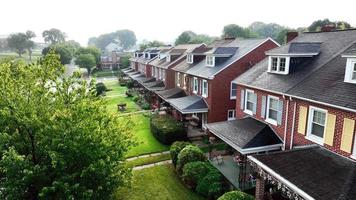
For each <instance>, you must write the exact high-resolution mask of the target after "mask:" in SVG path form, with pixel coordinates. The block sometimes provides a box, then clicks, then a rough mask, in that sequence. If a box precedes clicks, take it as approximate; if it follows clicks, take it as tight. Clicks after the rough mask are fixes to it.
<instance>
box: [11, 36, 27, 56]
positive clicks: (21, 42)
mask: <svg viewBox="0 0 356 200" xmlns="http://www.w3.org/2000/svg"><path fill="white" fill-rule="evenodd" d="M28 45H29V39H28V37H27V35H26V34H25V33H15V34H11V35H10V36H9V37H8V38H7V46H8V47H9V48H10V49H11V50H13V51H15V52H16V53H17V54H19V56H20V57H21V56H22V54H24V53H25V52H26V49H27V47H28Z"/></svg>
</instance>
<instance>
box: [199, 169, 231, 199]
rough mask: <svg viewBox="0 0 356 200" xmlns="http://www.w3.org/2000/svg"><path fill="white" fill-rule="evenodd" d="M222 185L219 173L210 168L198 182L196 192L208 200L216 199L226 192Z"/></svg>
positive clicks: (222, 180) (221, 177)
mask: <svg viewBox="0 0 356 200" xmlns="http://www.w3.org/2000/svg"><path fill="white" fill-rule="evenodd" d="M223 183H224V178H223V176H222V175H221V173H220V172H219V171H218V170H217V169H215V168H211V170H210V171H209V172H208V173H207V174H206V175H205V176H204V178H202V179H200V180H199V181H198V185H197V187H196V191H197V192H198V193H199V194H201V195H203V196H205V197H207V198H208V199H217V198H218V197H219V196H220V195H222V194H223V193H224V192H225V190H226V188H225V187H224V184H223Z"/></svg>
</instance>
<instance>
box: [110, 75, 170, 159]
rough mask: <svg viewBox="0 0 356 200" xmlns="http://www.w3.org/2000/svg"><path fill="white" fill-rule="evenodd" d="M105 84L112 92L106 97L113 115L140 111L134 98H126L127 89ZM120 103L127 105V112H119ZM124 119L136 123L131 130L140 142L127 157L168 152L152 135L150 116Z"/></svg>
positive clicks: (111, 82) (113, 82) (116, 83)
mask: <svg viewBox="0 0 356 200" xmlns="http://www.w3.org/2000/svg"><path fill="white" fill-rule="evenodd" d="M104 84H105V85H106V87H107V88H108V89H111V91H109V92H107V93H106V97H105V99H106V101H107V104H106V106H107V109H108V110H109V111H110V112H111V113H118V114H125V113H129V112H134V111H139V110H140V108H139V107H138V106H137V105H136V103H135V102H133V101H132V98H128V97H126V96H125V92H126V90H127V88H126V87H121V86H120V85H119V84H118V81H116V80H115V81H106V82H104ZM110 96H111V97H110ZM118 103H126V105H127V106H126V111H125V112H118V111H117V104H118ZM123 117H130V118H131V120H132V121H133V122H134V126H133V127H131V128H132V132H133V135H134V137H135V140H136V141H137V142H138V146H136V147H134V148H132V149H131V150H130V151H129V152H128V154H127V157H133V156H138V155H143V154H149V153H156V152H162V151H167V150H168V149H169V147H168V146H166V145H163V144H161V143H160V142H158V141H157V140H156V138H154V137H153V135H152V134H151V130H150V123H149V117H148V116H145V115H144V114H133V115H130V116H127V115H124V116H123Z"/></svg>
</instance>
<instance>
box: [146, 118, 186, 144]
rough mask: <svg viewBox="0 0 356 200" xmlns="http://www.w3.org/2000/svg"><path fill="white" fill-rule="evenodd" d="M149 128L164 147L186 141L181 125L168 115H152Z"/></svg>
mask: <svg viewBox="0 0 356 200" xmlns="http://www.w3.org/2000/svg"><path fill="white" fill-rule="evenodd" d="M150 127H151V132H152V134H153V136H154V137H155V138H156V139H157V140H158V141H160V142H161V143H163V144H166V145H170V144H172V143H173V142H175V141H179V140H186V138H187V132H186V130H185V128H184V125H183V123H181V122H178V121H176V120H175V119H173V118H172V117H170V116H168V115H152V117H151V120H150Z"/></svg>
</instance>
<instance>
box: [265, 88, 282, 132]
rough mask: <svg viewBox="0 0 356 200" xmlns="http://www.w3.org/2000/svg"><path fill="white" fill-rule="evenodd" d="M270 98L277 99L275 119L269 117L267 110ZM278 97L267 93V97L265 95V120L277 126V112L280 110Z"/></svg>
mask: <svg viewBox="0 0 356 200" xmlns="http://www.w3.org/2000/svg"><path fill="white" fill-rule="evenodd" d="M271 99H273V100H277V101H278V108H277V110H276V111H277V119H272V118H270V117H269V110H270V108H269V105H270V101H271ZM279 101H280V100H279V98H278V97H276V96H271V95H268V97H267V105H266V122H268V123H270V124H273V125H275V126H277V124H278V121H277V120H278V113H279V112H280V111H279V110H278V109H279Z"/></svg>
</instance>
